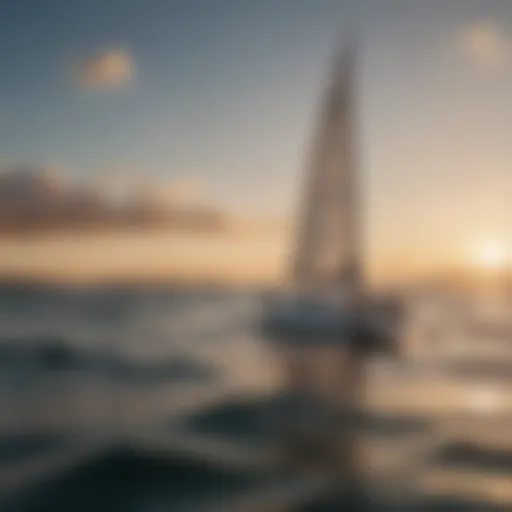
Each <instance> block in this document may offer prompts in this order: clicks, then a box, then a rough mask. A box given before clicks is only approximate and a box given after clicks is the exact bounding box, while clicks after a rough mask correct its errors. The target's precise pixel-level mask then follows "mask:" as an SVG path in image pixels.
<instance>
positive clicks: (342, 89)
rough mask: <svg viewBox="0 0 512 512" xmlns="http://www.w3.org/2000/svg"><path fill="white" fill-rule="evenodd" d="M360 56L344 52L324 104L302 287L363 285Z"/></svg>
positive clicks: (309, 187)
mask: <svg viewBox="0 0 512 512" xmlns="http://www.w3.org/2000/svg"><path fill="white" fill-rule="evenodd" d="M355 61H356V58H355V53H354V51H353V49H352V48H349V49H343V50H342V51H341V52H340V53H339V54H338V55H337V58H336V60H335V65H334V73H333V75H332V79H331V82H330V86H329V88H328V89H327V91H326V95H325V97H324V100H323V104H322V108H321V113H320V120H319V121H320V124H319V126H318V128H317V133H316V136H315V138H314V141H313V147H312V154H311V160H310V163H309V169H308V173H307V177H306V182H305V191H304V197H303V210H302V212H301V218H300V224H299V233H298V240H297V246H296V254H295V261H294V265H293V269H292V278H293V281H294V284H295V285H296V286H297V287H298V288H303V289H304V288H305V289H309V290H311V289H316V290H336V289H340V288H348V289H353V288H355V289H358V288H359V287H360V285H361V282H360V281H361V261H360V257H361V254H360V242H361V241H360V226H359V183H358V177H359V176H358V168H357V161H356V147H355V142H356V141H355V139H356V134H355V130H356V128H355V125H354V118H355V112H354V110H355V105H354V71H355V70H354V68H355Z"/></svg>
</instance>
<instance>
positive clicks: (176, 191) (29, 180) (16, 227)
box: [0, 167, 225, 233]
mask: <svg viewBox="0 0 512 512" xmlns="http://www.w3.org/2000/svg"><path fill="white" fill-rule="evenodd" d="M126 185H127V187H126V188H127V190H126V191H125V192H126V193H125V194H124V197H123V200H122V201H117V200H116V194H112V190H109V189H108V187H105V185H104V184H93V185H84V184H77V183H72V182H70V181H69V180H67V179H66V178H65V176H64V174H63V173H62V172H59V173H58V174H56V173H55V172H54V171H53V169H52V168H48V167H35V168H30V169H18V168H7V169H4V170H3V172H2V173H0V233H1V232H20V231H23V232H27V231H29V232H34V231H42V230H43V231H44V230H48V229H49V230H53V229H61V228H66V229H68V228H73V229H74V228H86V229H87V228H96V227H98V226H103V227H107V228H116V227H127V226H145V227H151V226H162V227H167V228H170V229H179V230H197V229H199V230H209V231H211V230H214V231H215V230H218V229H222V228H223V227H224V225H225V222H224V220H225V216H224V213H223V212H221V211H220V210H219V209H217V208H214V207H213V206H211V205H209V204H207V203H205V202H202V201H199V200H196V201H194V202H190V201H189V202H187V203H186V204H183V202H180V201H176V200H174V199H173V196H174V195H177V196H182V195H183V192H184V189H183V188H182V189H181V190H180V186H179V184H177V185H176V186H174V185H173V184H172V183H168V184H162V183H147V184H144V185H141V184H139V183H137V182H135V183H132V184H131V185H130V183H126ZM114 192H115V190H114ZM189 199H190V196H189ZM183 206H186V208H184V207H183Z"/></svg>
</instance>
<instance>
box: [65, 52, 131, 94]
mask: <svg viewBox="0 0 512 512" xmlns="http://www.w3.org/2000/svg"><path fill="white" fill-rule="evenodd" d="M134 72H135V66H134V62H133V57H132V56H131V55H130V54H129V53H128V52H126V51H124V50H113V49H111V50H105V51H103V52H101V53H99V54H97V55H94V56H92V57H90V58H88V59H85V60H82V61H80V62H78V63H75V65H74V66H73V76H74V79H75V80H76V82H77V83H78V84H79V85H80V86H81V87H84V88H87V89H106V88H108V89H110V88H115V87H119V86H123V85H126V84H129V83H130V82H132V80H133V78H134Z"/></svg>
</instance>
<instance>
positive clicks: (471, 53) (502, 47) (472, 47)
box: [457, 21, 512, 71]
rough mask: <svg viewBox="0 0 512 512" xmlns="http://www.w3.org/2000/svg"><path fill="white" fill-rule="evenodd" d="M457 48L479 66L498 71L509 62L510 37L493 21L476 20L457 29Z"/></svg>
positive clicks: (510, 56)
mask: <svg viewBox="0 0 512 512" xmlns="http://www.w3.org/2000/svg"><path fill="white" fill-rule="evenodd" d="M457 48H458V50H459V51H460V52H461V53H462V54H463V55H464V56H465V57H466V58H468V59H469V60H470V61H471V62H473V63H474V64H476V65H477V66H478V67H479V68H481V69H483V70H486V71H499V70H502V69H504V68H506V67H507V66H508V65H509V64H510V62H511V58H512V37H511V36H510V35H509V34H507V33H506V32H505V31H504V30H503V29H502V28H501V27H500V26H499V24H497V23H495V22H492V21H478V22H474V23H471V24H469V25H466V26H465V27H463V28H462V29H461V30H460V31H459V33H458V34H457Z"/></svg>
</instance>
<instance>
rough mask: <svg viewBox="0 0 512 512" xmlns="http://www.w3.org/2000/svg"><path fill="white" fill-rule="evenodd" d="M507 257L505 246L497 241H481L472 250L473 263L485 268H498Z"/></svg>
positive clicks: (502, 265) (503, 263)
mask: <svg viewBox="0 0 512 512" xmlns="http://www.w3.org/2000/svg"><path fill="white" fill-rule="evenodd" d="M507 259H508V254H507V248H506V246H505V245H504V244H502V243H500V242H499V241H495V240H488V241H485V242H482V243H481V244H480V245H478V246H477V247H476V249H475V250H474V261H475V264H477V265H478V266H479V267H480V268H482V269H485V270H499V269H501V268H503V267H504V266H505V265H506V264H507Z"/></svg>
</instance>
